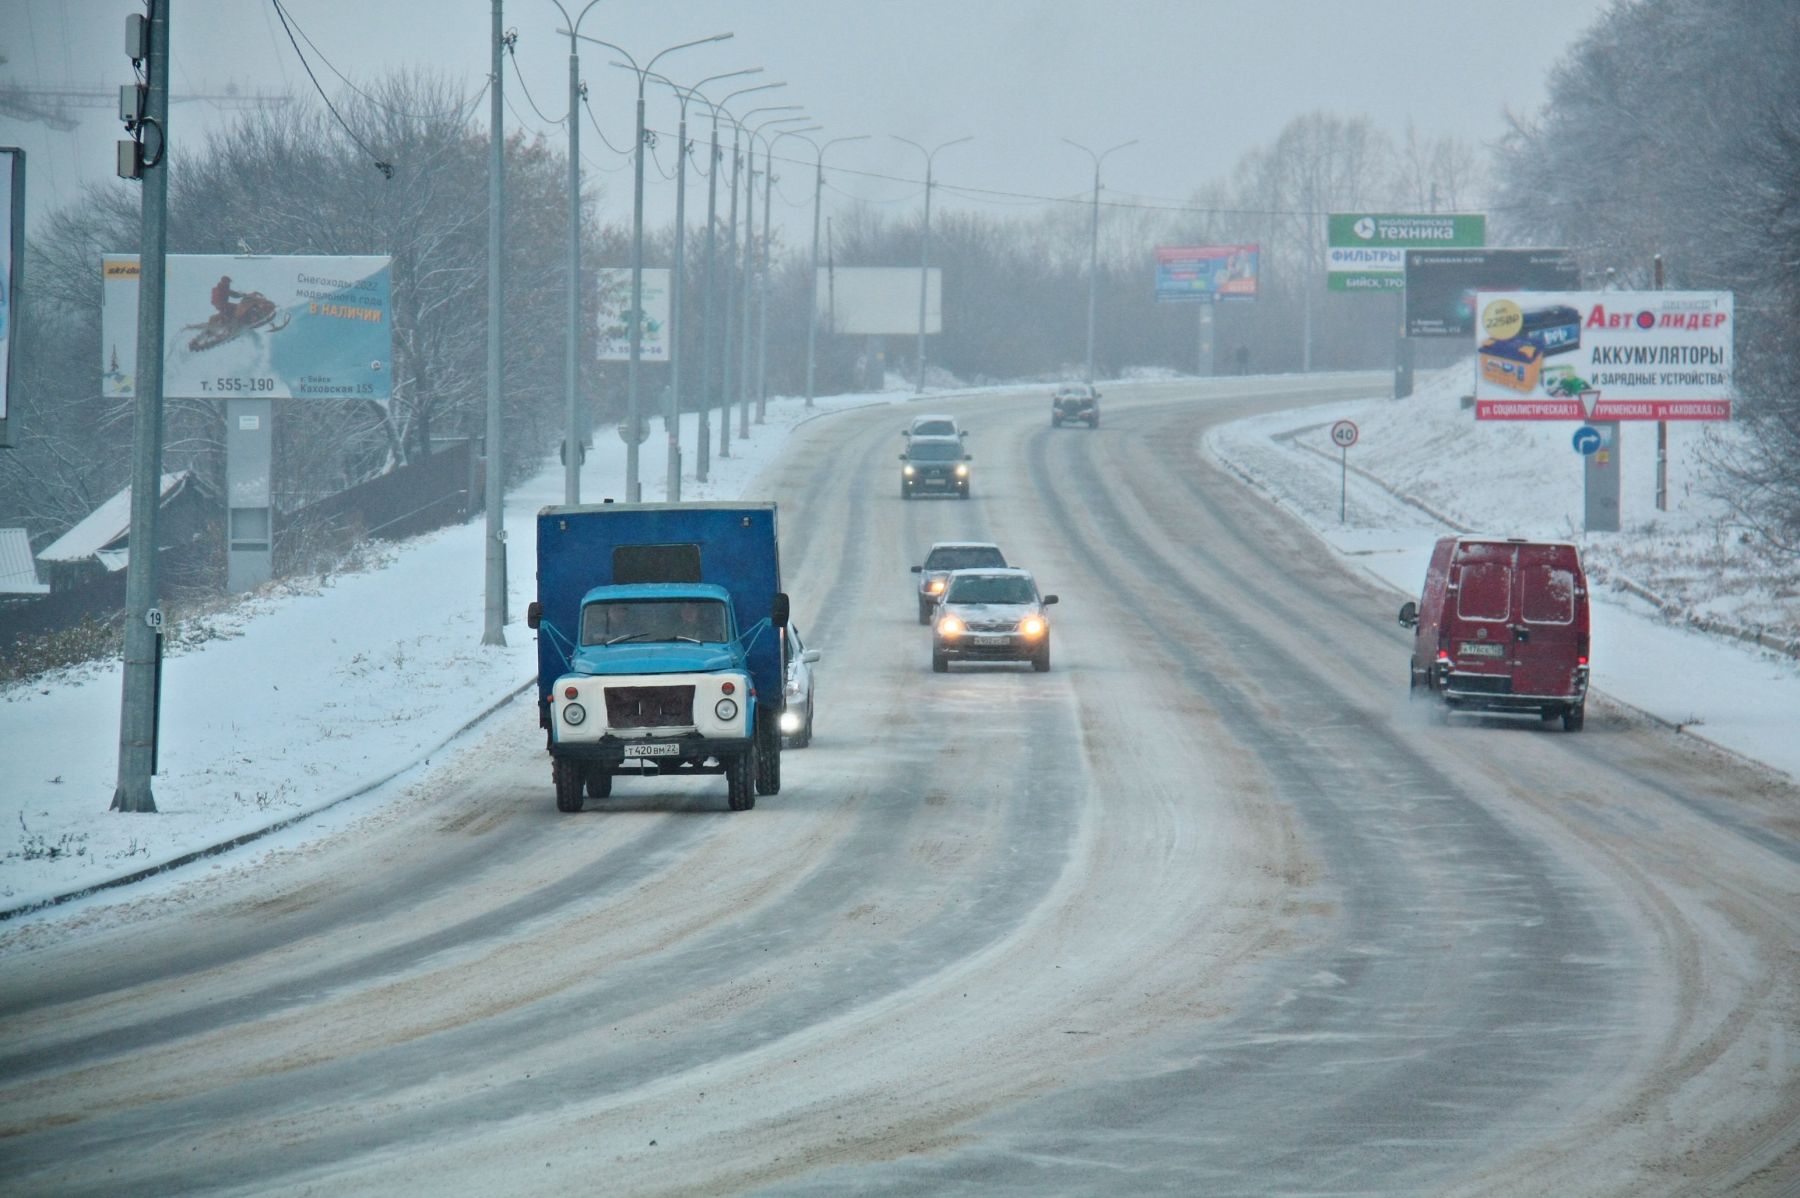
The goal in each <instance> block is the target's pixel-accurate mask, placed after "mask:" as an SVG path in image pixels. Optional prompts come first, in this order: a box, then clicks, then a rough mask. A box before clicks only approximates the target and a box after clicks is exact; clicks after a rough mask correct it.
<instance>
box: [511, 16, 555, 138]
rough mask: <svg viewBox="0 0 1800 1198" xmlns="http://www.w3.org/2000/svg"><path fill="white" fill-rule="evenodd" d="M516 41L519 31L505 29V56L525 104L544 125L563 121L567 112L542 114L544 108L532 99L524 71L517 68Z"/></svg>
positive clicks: (517, 53)
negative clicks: (556, 114)
mask: <svg viewBox="0 0 1800 1198" xmlns="http://www.w3.org/2000/svg"><path fill="white" fill-rule="evenodd" d="M518 41H519V31H518V30H516V29H509V30H507V31H506V38H505V40H504V42H503V44H504V45H505V46H506V57H507V59H508V60H509V61H510V62H511V63H512V69H513V78H514V79H517V80H518V81H519V90H520V91H522V92H524V93H525V102H526V103H527V104H529V105H531V111H533V112H535V113H537V114H538V119H539V120H540V121H543V122H544V123H545V124H546V125H560V124H562V123H563V122H564V121H566V120H568V119H569V116H570V114H569V113H566V112H565V113H563V114H562V115H561V116H559V117H550V116H546V115H544V110H543V109H542V108H539V107H538V103H537V101H536V100H534V99H532V97H531V88H530V86H529V85H527V84H526V82H525V72H523V71H521V70H520V69H519V51H518V49H517V44H518Z"/></svg>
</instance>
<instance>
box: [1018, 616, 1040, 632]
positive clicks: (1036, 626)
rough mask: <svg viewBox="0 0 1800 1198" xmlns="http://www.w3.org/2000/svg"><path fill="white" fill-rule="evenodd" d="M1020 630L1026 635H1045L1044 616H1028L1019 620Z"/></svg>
mask: <svg viewBox="0 0 1800 1198" xmlns="http://www.w3.org/2000/svg"><path fill="white" fill-rule="evenodd" d="M1019 631H1020V632H1022V633H1024V634H1025V635H1026V636H1043V635H1044V617H1042V616H1026V617H1025V618H1024V619H1023V620H1020V621H1019Z"/></svg>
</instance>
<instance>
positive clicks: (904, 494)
mask: <svg viewBox="0 0 1800 1198" xmlns="http://www.w3.org/2000/svg"><path fill="white" fill-rule="evenodd" d="M900 498H902V499H911V498H912V488H911V487H909V486H907V485H906V484H905V483H901V484H900Z"/></svg>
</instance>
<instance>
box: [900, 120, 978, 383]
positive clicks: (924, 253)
mask: <svg viewBox="0 0 1800 1198" xmlns="http://www.w3.org/2000/svg"><path fill="white" fill-rule="evenodd" d="M888 136H889V137H892V138H893V139H894V140H895V141H903V142H905V143H906V144H907V145H909V146H911V147H912V148H913V149H915V150H917V151H919V153H921V154H923V155H925V223H924V228H923V230H922V231H921V233H920V236H919V382H918V391H919V394H920V395H923V394H925V296H926V292H927V290H928V288H927V283H928V282H929V280H930V278H931V270H930V264H931V163H932V160H933V159H934V158H936V157H937V153H938V150H944V149H948V148H949V147H951V146H960V145H961V144H962V143H963V142H965V141H973V140H974V137H973V135H971V136H969V137H959V138H957V139H956V140H955V141H947V142H944V143H943V144H942V145H940V146H938V147H937V149H933V150H927V149H926V148H925V147H924V146H922V145H920V144H919V143H918V142H916V141H913V140H911V139H910V138H905V137H900V136H898V135H897V134H893V133H890V134H888Z"/></svg>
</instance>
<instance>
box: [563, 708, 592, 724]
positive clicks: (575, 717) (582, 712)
mask: <svg viewBox="0 0 1800 1198" xmlns="http://www.w3.org/2000/svg"><path fill="white" fill-rule="evenodd" d="M586 721H587V708H585V707H583V706H582V705H581V704H579V703H564V704H563V723H565V724H568V725H569V726H571V727H573V726H574V725H576V724H581V723H585V722H586Z"/></svg>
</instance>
